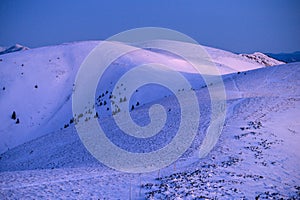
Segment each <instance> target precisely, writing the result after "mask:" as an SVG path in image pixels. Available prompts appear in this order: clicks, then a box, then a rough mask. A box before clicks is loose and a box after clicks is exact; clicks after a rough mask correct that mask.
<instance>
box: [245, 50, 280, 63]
mask: <svg viewBox="0 0 300 200" xmlns="http://www.w3.org/2000/svg"><path fill="white" fill-rule="evenodd" d="M240 55H241V56H242V57H245V58H248V59H250V60H253V61H255V62H257V63H259V64H262V65H264V66H274V65H282V64H285V63H284V62H282V61H279V60H276V59H274V58H271V57H269V56H267V55H266V54H263V53H261V52H255V53H253V54H240Z"/></svg>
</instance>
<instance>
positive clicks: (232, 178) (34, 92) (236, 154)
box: [0, 42, 300, 199]
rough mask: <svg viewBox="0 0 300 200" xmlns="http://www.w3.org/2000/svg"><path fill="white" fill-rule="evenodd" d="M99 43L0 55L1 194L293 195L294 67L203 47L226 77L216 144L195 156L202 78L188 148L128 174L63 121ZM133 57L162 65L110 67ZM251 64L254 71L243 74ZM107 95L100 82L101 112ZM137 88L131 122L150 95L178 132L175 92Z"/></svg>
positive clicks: (297, 176) (296, 160)
mask: <svg viewBox="0 0 300 200" xmlns="http://www.w3.org/2000/svg"><path fill="white" fill-rule="evenodd" d="M97 44H98V42H82V43H74V44H68V45H60V46H53V47H45V48H39V49H32V50H28V51H24V52H16V53H11V54H7V55H2V56H0V59H1V62H0V69H1V71H0V72H1V74H0V77H1V79H0V84H1V88H2V87H3V88H2V90H1V91H0V110H1V114H0V121H1V127H0V131H1V132H0V134H1V136H0V137H1V143H2V144H1V148H2V149H1V151H2V152H4V153H3V154H1V155H0V171H1V173H0V196H1V195H2V196H1V197H3V198H4V199H16V198H17V199H18V198H44V199H49V198H53V199H57V198H69V199H86V198H91V199H104V198H105V199H128V198H132V199H144V198H150V199H151V198H154V199H159V198H160V199H166V198H170V199H174V198H175V197H177V198H183V199H184V198H187V199H193V198H196V199H197V198H198V199H201V198H203V199H204V198H215V197H216V198H222V199H223V198H226V199H232V198H250V199H253V198H255V197H257V198H268V197H273V198H276V199H278V198H284V199H287V198H295V199H297V198H299V196H300V194H299V191H300V182H299V180H300V170H299V164H300V154H299V150H300V149H299V146H298V143H299V141H300V127H299V126H300V125H299V119H298V118H299V111H300V110H299V108H300V107H299V106H300V105H299V100H300V97H299V94H300V82H299V80H300V79H299V78H300V77H299V70H300V68H299V67H300V66H299V65H300V64H299V63H294V64H287V65H280V66H275V67H267V68H262V67H263V66H262V65H258V64H257V63H255V62H252V61H248V60H247V59H245V58H241V56H239V55H236V54H232V53H229V52H225V51H222V50H217V49H212V48H206V49H207V51H208V52H209V53H210V55H211V57H212V59H213V60H214V61H215V62H216V63H217V65H218V66H219V68H220V70H221V72H222V73H223V74H224V76H223V80H224V83H225V87H226V92H227V98H228V112H227V119H226V124H225V126H224V130H223V132H222V135H221V138H220V140H219V142H218V144H217V146H216V147H215V148H214V149H213V151H212V152H211V153H210V154H209V155H208V156H207V157H206V158H204V159H201V160H197V159H196V158H195V156H194V155H195V154H197V152H198V150H199V149H198V148H199V146H200V144H201V141H202V139H203V134H204V133H205V130H206V128H207V126H208V123H209V113H210V109H209V106H210V104H209V101H208V99H207V98H206V97H207V96H208V93H207V89H206V87H205V84H204V85H201V84H202V83H201V84H200V85H198V88H195V91H196V94H197V96H198V97H201V99H202V100H201V101H200V103H201V105H200V109H201V113H202V116H201V117H202V118H201V126H200V128H199V132H198V135H197V136H196V138H195V141H194V143H193V144H192V146H191V147H190V148H189V149H188V150H187V152H186V153H185V154H184V155H183V156H182V157H181V158H180V159H179V160H178V161H176V163H174V164H173V165H172V166H169V167H167V168H164V169H162V170H160V171H159V172H154V173H146V174H136V175H134V174H126V173H121V172H117V171H114V170H111V169H108V168H107V167H105V166H103V165H102V164H101V163H99V162H98V161H97V160H95V159H94V158H93V157H92V156H91V155H90V154H89V153H88V152H87V150H86V149H85V148H84V146H83V145H82V143H81V141H80V140H79V138H78V136H77V134H76V130H75V128H74V126H73V123H70V119H71V117H72V115H71V110H70V109H71V100H70V94H71V92H72V86H73V82H74V78H75V75H76V72H77V70H78V67H79V65H80V64H81V62H82V61H83V59H84V58H85V56H86V55H87V54H88V53H89V51H90V50H92V49H93V48H94V47H95V46H96V45H97ZM139 53H140V54H142V55H144V54H145V53H147V54H148V55H149V56H148V57H150V58H147V57H145V58H143V59H146V60H144V61H145V62H147V61H155V60H157V59H159V60H160V61H162V62H170V61H169V59H170V57H169V56H168V55H163V54H162V53H157V52H149V51H145V52H136V54H134V56H133V55H132V57H130V56H129V57H125V58H122V59H120V60H118V61H117V62H116V63H114V66H120V65H121V66H122V65H125V68H126V64H128V63H131V64H139V63H140V61H139V60H134V59H133V58H134V57H139ZM142 55H140V56H142ZM163 58H165V60H163ZM147 59H148V60H147ZM128 60H130V62H128ZM177 63H178V62H177ZM169 64H171V63H169ZM250 69H256V70H252V71H246V70H250ZM222 70H224V71H222ZM181 71H184V70H181ZM230 72H235V73H232V74H229V73H230ZM184 73H186V75H187V77H189V78H193V76H192V75H191V74H189V73H187V72H184ZM225 74H227V75H225ZM116 77H117V76H116ZM116 77H114V76H111V77H110V78H112V79H114V78H116ZM109 80H110V79H109ZM35 86H37V87H35ZM141 90H142V88H141ZM146 90H147V88H146ZM109 92H110V91H108V93H106V91H105V90H103V88H101V87H100V88H99V90H98V94H99V96H100V98H98V97H96V103H97V104H99V111H101V109H104V110H105V109H106V107H103V106H100V103H101V102H102V105H103V103H104V101H105V100H107V101H108V99H109V94H110V93H109ZM140 92H141V91H139V92H137V94H136V97H135V99H132V100H130V101H131V102H132V103H136V100H142V101H145V102H142V101H141V102H140V106H137V109H134V110H133V111H132V116H133V118H135V117H138V119H139V122H138V123H142V124H143V123H147V121H148V120H149V119H148V114H147V109H148V108H149V106H150V105H151V102H152V103H153V101H154V102H155V103H160V104H162V105H164V106H165V107H166V108H167V110H169V112H170V113H169V115H170V121H171V122H173V123H174V129H176V120H177V119H178V113H177V112H176V108H177V107H178V104H177V101H176V98H175V97H174V96H172V95H171V96H166V97H164V96H163V97H162V98H161V97H160V96H156V95H155V94H153V96H152V97H153V98H152V100H151V101H149V100H148V99H147V98H146V97H145V96H143V94H140ZM147 92H149V90H147ZM102 93H103V94H102ZM163 94H164V95H165V94H167V93H163ZM139 95H140V96H139ZM147 100H148V101H147ZM21 102H22V103H21ZM144 103H145V105H143V104H144ZM135 105H136V104H135ZM13 111H16V115H17V118H19V119H20V123H19V124H16V120H13V119H11V118H10V117H11V114H12V112H13ZM105 119H106V118H105V117H104V120H105ZM107 119H109V116H107ZM136 119H137V118H136ZM65 124H68V127H67V126H65ZM64 126H65V127H66V128H64ZM107 126H108V127H109V124H108V125H107ZM61 129H62V130H61ZM110 131H111V137H110V139H111V140H113V141H116V142H117V141H118V139H119V137H114V135H115V134H116V133H117V130H110ZM170 132H172V130H171V131H170ZM47 133H48V134H47ZM167 136H168V135H167ZM121 139H123V140H126V138H121ZM168 139H169V138H168V137H166V136H163V135H161V136H160V137H159V138H158V140H157V141H161V142H162V143H164V142H168ZM24 142H26V143H24ZM126 142H127V143H128V146H126V145H124V146H122V147H123V148H128V149H129V150H132V149H130V148H131V147H130V145H131V144H130V141H125V142H124V143H125V144H127V143H126ZM157 145H158V146H159V145H161V144H159V142H158V144H157ZM154 147H155V146H154ZM154 147H153V148H154ZM144 149H145V147H144V146H139V145H135V149H134V150H135V151H137V152H140V151H141V150H144ZM149 150H152V149H151V148H150V149H149ZM158 177H159V178H158ZM156 178H158V179H156Z"/></svg>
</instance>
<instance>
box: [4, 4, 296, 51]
mask: <svg viewBox="0 0 300 200" xmlns="http://www.w3.org/2000/svg"><path fill="white" fill-rule="evenodd" d="M145 26H157V27H165V28H170V29H174V30H177V31H180V32H182V33H185V34H187V35H189V36H190V37H192V38H194V39H195V40H197V41H198V42H199V43H200V44H203V45H208V46H212V47H217V48H221V49H225V50H230V51H233V52H246V53H251V52H254V51H262V52H272V53H278V52H293V51H297V50H300V1H297V0H252V1H246V0H228V1H226V0H219V1H217V0H211V1H201V0H186V1H184V0H170V1H163V0H151V1H146V0H144V1H143V0H118V1H117V0H107V1H96V0H95V1H89V0H83V1H76V0H26V1H25V0H0V46H10V45H13V44H15V43H19V44H22V45H25V46H28V47H31V48H34V47H39V46H46V45H54V44H60V43H64V42H71V41H81V40H103V39H106V38H107V37H109V36H112V35H114V34H117V33H119V32H121V31H125V30H127V29H132V28H137V27H145Z"/></svg>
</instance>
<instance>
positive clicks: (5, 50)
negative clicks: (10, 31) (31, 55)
mask: <svg viewBox="0 0 300 200" xmlns="http://www.w3.org/2000/svg"><path fill="white" fill-rule="evenodd" d="M28 49H29V48H28V47H24V46H22V45H19V44H15V45H13V46H11V47H8V48H6V47H0V55H2V54H7V53H12V52H16V51H23V50H28Z"/></svg>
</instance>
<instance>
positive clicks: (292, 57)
mask: <svg viewBox="0 0 300 200" xmlns="http://www.w3.org/2000/svg"><path fill="white" fill-rule="evenodd" d="M265 54H266V55H268V56H270V57H272V58H275V59H276V60H280V61H283V62H286V63H290V62H299V61H300V51H296V52H293V53H265Z"/></svg>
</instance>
